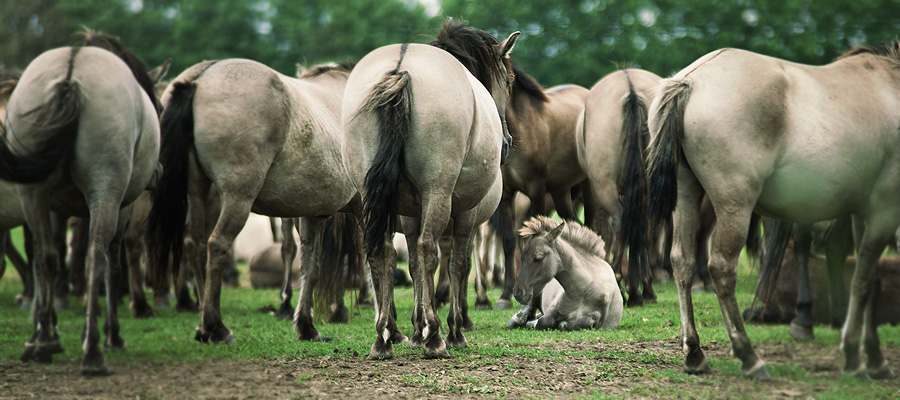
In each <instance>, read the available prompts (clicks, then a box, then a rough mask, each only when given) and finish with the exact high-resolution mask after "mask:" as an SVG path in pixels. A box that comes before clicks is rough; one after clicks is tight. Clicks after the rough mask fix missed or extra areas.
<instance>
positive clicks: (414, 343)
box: [409, 332, 425, 349]
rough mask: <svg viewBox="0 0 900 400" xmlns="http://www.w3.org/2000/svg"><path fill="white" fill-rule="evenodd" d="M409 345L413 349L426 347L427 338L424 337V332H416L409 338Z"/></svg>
mask: <svg viewBox="0 0 900 400" xmlns="http://www.w3.org/2000/svg"><path fill="white" fill-rule="evenodd" d="M409 347H410V348H412V349H421V348H424V347H425V338H423V337H422V332H416V333H414V334H413V335H412V337H411V338H410V339H409Z"/></svg>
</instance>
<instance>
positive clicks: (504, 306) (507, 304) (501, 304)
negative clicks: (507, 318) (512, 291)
mask: <svg viewBox="0 0 900 400" xmlns="http://www.w3.org/2000/svg"><path fill="white" fill-rule="evenodd" d="M510 308H512V302H511V301H509V299H503V298H500V299H497V309H498V310H508V309H510Z"/></svg>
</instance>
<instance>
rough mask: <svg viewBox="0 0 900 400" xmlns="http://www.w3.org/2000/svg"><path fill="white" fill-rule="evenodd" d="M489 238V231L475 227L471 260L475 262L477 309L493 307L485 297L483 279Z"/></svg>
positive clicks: (485, 282)
mask: <svg viewBox="0 0 900 400" xmlns="http://www.w3.org/2000/svg"><path fill="white" fill-rule="evenodd" d="M489 240H490V239H489V233H488V232H485V229H483V226H481V227H478V228H476V229H475V238H474V239H473V244H474V248H475V257H474V258H473V260H474V262H475V309H477V310H490V309H491V308H493V305H491V300H490V299H489V298H488V297H487V281H486V280H485V275H486V272H487V271H486V268H485V266H487V264H488V260H487V258H488V257H490V256H491V254H489V251H490V245H489V244H488V243H489V242H488V241H489Z"/></svg>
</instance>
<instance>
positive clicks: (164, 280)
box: [145, 81, 197, 289]
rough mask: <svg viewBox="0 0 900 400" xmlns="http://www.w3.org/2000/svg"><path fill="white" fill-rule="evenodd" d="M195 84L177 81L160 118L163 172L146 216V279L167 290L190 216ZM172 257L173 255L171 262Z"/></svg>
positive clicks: (180, 251) (182, 244) (179, 255)
mask: <svg viewBox="0 0 900 400" xmlns="http://www.w3.org/2000/svg"><path fill="white" fill-rule="evenodd" d="M196 89H197V85H196V84H195V83H194V82H193V81H186V82H185V81H182V82H175V83H173V84H172V88H171V98H170V99H169V102H168V104H167V105H166V108H165V111H163V113H162V117H161V119H160V132H161V137H162V146H161V147H160V152H159V161H160V163H161V164H162V165H163V173H162V176H161V177H160V179H159V183H158V184H157V186H156V189H154V190H153V192H152V194H151V196H152V199H153V206H152V208H151V209H150V214H149V216H148V217H147V231H146V233H145V241H146V245H147V255H148V261H149V263H148V264H149V265H148V271H147V276H148V277H149V279H150V280H151V282H152V286H153V287H154V288H159V289H162V288H163V287H165V288H168V272H169V271H170V270H171V271H172V272H173V274H174V273H175V271H177V270H178V268H169V263H170V262H172V263H175V265H178V263H180V262H181V255H182V251H183V246H184V235H185V222H186V221H187V213H188V199H187V194H188V168H189V162H188V160H189V158H188V155H189V153H190V151H191V150H192V149H193V146H194V104H193V103H194V101H193V99H194V91H195V90H196ZM169 256H171V261H170V258H169Z"/></svg>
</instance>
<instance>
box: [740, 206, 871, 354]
mask: <svg viewBox="0 0 900 400" xmlns="http://www.w3.org/2000/svg"><path fill="white" fill-rule="evenodd" d="M851 225H852V223H851V219H850V218H849V216H847V217H841V218H837V219H834V220H830V221H823V222H818V223H816V224H792V223H788V222H784V221H780V220H769V221H767V224H766V229H765V235H766V240H765V242H766V243H765V244H766V251H765V259H764V263H763V265H762V267H761V269H760V273H759V275H760V282H759V284H758V286H757V290H756V295H755V296H754V304H753V305H751V307H750V308H749V309H745V310H744V313H743V315H744V320H747V321H750V320H753V321H761V322H780V320H781V318H779V317H781V316H787V315H789V317H788V321H785V322H789V323H790V334H791V336H792V337H793V338H794V339H796V340H798V341H809V340H812V339H813V338H815V333H814V332H813V324H815V322H816V319H817V318H815V317H814V315H813V294H812V284H811V281H810V271H811V269H810V266H809V263H810V261H811V260H812V259H814V258H815V257H816V255H815V254H813V252H812V248H813V243H815V244H816V247H817V248H819V249H821V250H822V251H824V253H825V265H826V270H827V276H826V277H825V281H826V282H827V283H828V288H829V290H828V294H829V296H828V297H829V299H830V305H829V307H828V308H829V310H830V318H829V319H830V320H829V321H828V323H829V324H831V326H833V327H836V328H839V327H840V326H841V324H843V323H844V320H845V319H846V316H847V298H848V295H847V291H846V286H845V285H844V279H843V276H844V271H845V270H846V268H845V266H844V264H845V262H846V260H847V257H848V256H849V255H850V254H851V253H852V252H853V249H854V246H853V231H852V226H851ZM791 241H792V243H791ZM788 248H790V249H791V250H792V253H793V256H794V257H793V258H794V260H792V261H794V262H793V263H791V264H790V268H795V269H796V270H797V271H796V272H794V271H785V270H784V266H785V264H786V261H785V260H784V259H783V258H784V255H785V252H786V250H787V249H788ZM783 275H786V276H788V278H782V276H783ZM791 277H793V279H791ZM783 281H790V282H792V283H794V285H793V287H792V288H791V289H790V294H787V295H788V296H790V295H793V297H794V301H793V302H792V303H791V304H790V305H789V307H790V310H787V312H780V311H782V309H783V308H782V307H784V306H788V305H787V304H777V303H778V302H779V299H778V298H775V297H774V296H775V294H776V292H779V290H778V288H780V287H781V286H782V285H783V283H784V282H783ZM759 301H762V302H764V303H765V306H763V307H758V306H756V305H757V304H758V302H759ZM795 306H796V307H795ZM795 310H796V311H795ZM779 314H780V315H779Z"/></svg>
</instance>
